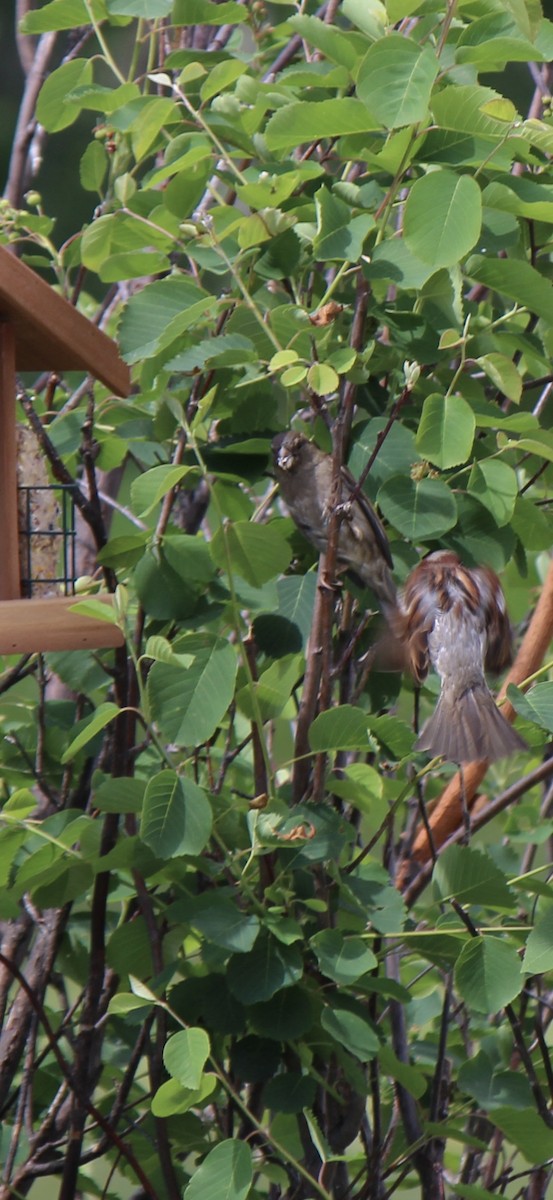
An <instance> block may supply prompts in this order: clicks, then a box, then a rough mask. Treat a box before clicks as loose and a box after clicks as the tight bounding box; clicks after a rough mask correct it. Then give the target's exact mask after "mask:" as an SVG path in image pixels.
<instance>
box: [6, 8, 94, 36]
mask: <svg viewBox="0 0 553 1200" xmlns="http://www.w3.org/2000/svg"><path fill="white" fill-rule="evenodd" d="M90 7H91V11H92V13H93V14H94V16H95V17H96V18H97V19H98V18H101V17H103V16H104V11H103V8H104V2H103V0H92V2H91V5H90ZM79 25H90V12H89V11H87V7H86V5H85V2H84V0H51V2H50V4H44V5H43V6H42V8H38V9H35V10H33V11H32V12H27V13H25V16H24V17H23V20H22V21H21V24H20V29H21V32H22V33H48V32H49V31H50V30H51V29H74V28H75V27H78V26H79Z"/></svg>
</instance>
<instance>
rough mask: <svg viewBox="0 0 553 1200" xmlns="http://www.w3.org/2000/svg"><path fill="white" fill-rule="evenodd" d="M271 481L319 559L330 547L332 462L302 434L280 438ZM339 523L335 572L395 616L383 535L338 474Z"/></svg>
mask: <svg viewBox="0 0 553 1200" xmlns="http://www.w3.org/2000/svg"><path fill="white" fill-rule="evenodd" d="M272 448H273V461H274V466H275V475H276V478H277V480H278V484H279V487H280V492H281V495H282V497H283V499H284V501H285V503H286V505H287V507H288V509H289V512H290V516H291V517H292V518H293V520H294V521H295V523H296V525H297V526H298V528H299V529H301V532H302V533H303V534H304V535H305V537H306V538H307V540H308V541H309V542H311V543H312V545H313V546H315V547H316V549H317V550H319V551H320V552H321V553H322V554H324V553H325V551H326V548H327V542H328V526H329V522H330V516H331V509H330V507H329V505H330V503H331V494H332V477H333V472H332V458H331V456H330V454H325V453H324V451H323V450H320V449H319V447H318V446H316V445H315V444H314V442H310V441H309V439H308V438H306V437H305V435H304V434H303V433H294V432H293V431H291V432H288V433H279V434H278V435H277V437H275V438H274V439H273V443H272ZM340 475H341V490H342V497H341V503H342V514H343V516H342V521H341V523H340V529H339V535H338V551H337V558H338V566H339V567H341V568H342V569H343V570H346V571H347V573H348V574H349V575H350V576H351V577H352V579H354V580H355V582H357V583H359V584H360V585H361V586H365V587H368V588H370V589H371V591H373V592H374V594H375V596H376V598H377V600H378V602H379V604H380V605H381V607H382V610H383V612H384V613H385V614H386V615H388V616H389V615H391V614H392V613H393V612H395V610H396V604H397V593H396V586H395V583H394V581H393V578H392V573H391V569H392V566H393V563H392V557H391V554H390V547H389V545H388V539H387V537H386V534H385V532H384V529H383V527H382V525H381V523H380V521H379V519H378V517H377V515H376V513H375V512H374V511H373V509H372V508H371V505H370V504H369V501H368V500H367V498H366V496H365V495H364V493H363V492H359V493H357V494H355V495H354V494H353V493H354V489H355V487H356V483H355V479H354V478H353V475H352V474H351V472H350V471H348V469H347V467H342V469H341V473H340Z"/></svg>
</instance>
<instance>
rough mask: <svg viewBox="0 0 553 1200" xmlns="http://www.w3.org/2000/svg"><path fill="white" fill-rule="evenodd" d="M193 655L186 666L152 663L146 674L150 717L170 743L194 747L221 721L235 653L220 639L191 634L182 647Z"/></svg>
mask: <svg viewBox="0 0 553 1200" xmlns="http://www.w3.org/2000/svg"><path fill="white" fill-rule="evenodd" d="M185 648H187V649H189V651H190V653H193V654H194V660H193V663H192V665H191V666H190V667H188V668H187V669H183V668H182V667H180V666H171V665H170V664H168V663H164V662H163V663H162V662H156V663H154V666H153V667H152V669H151V671H150V672H149V675H148V684H147V687H148V697H149V701H150V705H151V710H152V716H153V719H154V721H156V722H157V723H158V724H159V726H160V729H161V731H162V733H163V736H164V737H165V738H167V740H168V741H170V742H176V743H177V745H179V746H198V745H201V744H202V743H203V742H206V741H207V740H208V738H210V737H211V736H212V734H213V733H214V732H215V730H216V729H217V726H218V725H219V724H220V723H221V721H222V720H223V717H224V716H225V714H226V712H227V710H228V707H229V704H230V702H231V700H232V697H233V694H234V681H235V678H236V669H237V661H236V653H235V650H234V649H233V647H232V646H230V645H229V644H228V643H227V642H225V641H223V639H220V640H219V639H217V640H215V641H210V642H208V643H207V644H204V643H203V641H202V640H201V639H199V638H198V639H196V638H194V637H192V638H191V639H187V640H186V641H185V642H184V643H182V649H183V650H184V649H185Z"/></svg>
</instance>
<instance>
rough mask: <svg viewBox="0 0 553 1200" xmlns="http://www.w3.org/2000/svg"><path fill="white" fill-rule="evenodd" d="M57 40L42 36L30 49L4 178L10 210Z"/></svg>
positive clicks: (21, 183)
mask: <svg viewBox="0 0 553 1200" xmlns="http://www.w3.org/2000/svg"><path fill="white" fill-rule="evenodd" d="M57 37H58V34H57V33H44V34H43V35H42V37H41V38H40V39H39V41H38V44H37V46H36V48H35V49H34V52H33V50H31V56H32V62H31V67H30V70H29V73H28V75H27V82H26V84H25V91H24V93H23V99H22V101H21V106H20V109H19V116H18V119H17V126H16V130H15V135H14V139H13V147H12V153H11V158H10V164H9V167H8V179H7V183H6V188H5V192H4V196H5V199H6V200H7V201H8V203H9V204H12V205H13V207H14V208H19V207H20V205H21V201H22V198H23V192H24V190H25V168H26V165H27V155H28V153H29V146H30V144H31V141H32V139H33V136H34V132H35V129H36V117H35V106H36V102H37V96H38V93H39V91H40V89H41V87H42V84H43V82H44V78H45V74H46V67H47V65H48V60H49V58H50V56H51V54H52V51H53V49H54V46H55V43H56V39H57ZM18 44H19V45H23V38H21V42H18Z"/></svg>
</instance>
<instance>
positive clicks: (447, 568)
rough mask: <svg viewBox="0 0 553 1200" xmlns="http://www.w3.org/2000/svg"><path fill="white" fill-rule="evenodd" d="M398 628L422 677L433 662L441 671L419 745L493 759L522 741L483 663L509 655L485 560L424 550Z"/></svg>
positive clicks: (495, 582) (491, 664)
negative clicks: (465, 560) (466, 561)
mask: <svg viewBox="0 0 553 1200" xmlns="http://www.w3.org/2000/svg"><path fill="white" fill-rule="evenodd" d="M399 608H400V612H399V616H398V619H397V622H396V632H397V634H398V636H399V638H400V639H401V641H402V642H403V645H404V649H405V653H406V657H407V659H408V663H409V666H410V668H411V670H412V672H413V675H414V677H415V679H416V681H417V683H422V681H423V680H424V679H426V676H427V674H428V671H429V669H430V666H431V665H432V666H433V667H434V669H435V670H436V671H437V673H438V675H439V676H440V681H441V689H440V696H439V700H438V703H437V705H436V709H435V711H434V713H433V715H432V716H431V717H430V719H429V720H428V721H427V722H426V725H425V726H424V728H423V730H422V733H421V735H420V737H419V739H418V741H417V742H416V749H417V750H428V751H429V752H430V753H431V754H432V755H443V756H444V758H447V759H449V760H450V761H451V762H456V763H462V762H472V761H474V760H475V759H488V760H489V761H492V760H494V759H496V758H502V757H503V756H504V755H507V754H512V753H513V752H514V751H515V750H523V749H526V744H525V742H524V741H523V740H522V738H521V737H520V736H519V734H518V733H516V732H515V730H514V729H512V728H511V726H510V725H509V723H508V722H507V721H506V720H505V717H504V716H503V715H502V713H501V712H500V711H499V709H498V707H497V705H496V703H495V700H494V698H493V696H492V694H491V692H490V690H489V688H488V685H487V683H486V680H485V677H484V670H485V669H486V670H489V671H501V670H502V669H503V668H504V667H506V666H508V665H509V663H510V662H511V660H512V632H511V626H510V623H509V617H508V615H507V609H506V605H505V597H504V595H503V592H502V589H501V584H500V582H499V579H498V578H497V575H496V574H495V572H494V571H492V570H490V568H489V567H465V566H463V564H462V563H461V562H460V560H459V558H458V557H457V555H456V554H453V553H452V552H451V551H449V550H438V551H436V552H435V553H434V554H429V555H428V558H425V559H424V560H423V561H422V562H421V563H419V565H418V566H417V567H415V570H414V571H413V572H412V573H411V575H410V576H409V579H408V580H407V583H406V585H405V587H404V589H403V592H402V594H401V596H400V602H399Z"/></svg>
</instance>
